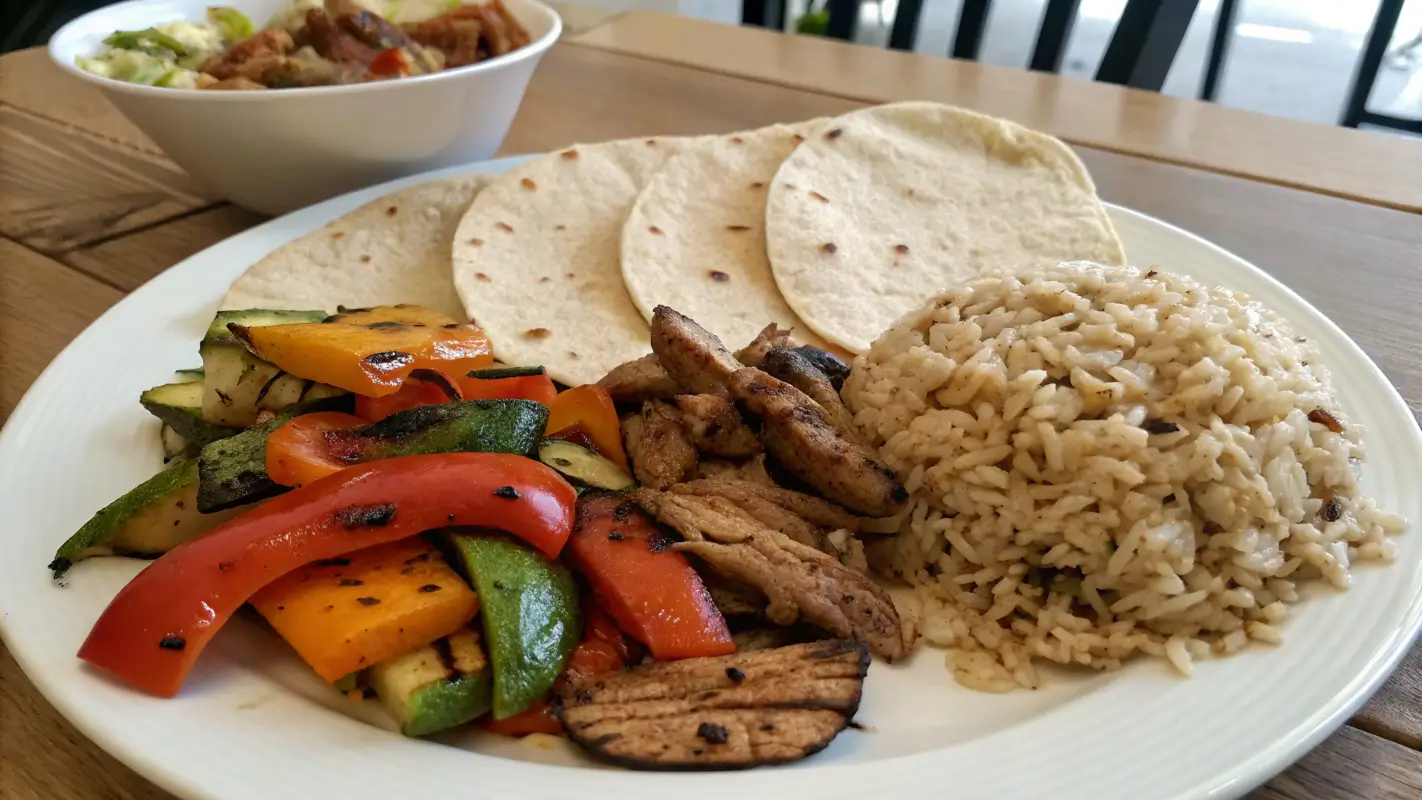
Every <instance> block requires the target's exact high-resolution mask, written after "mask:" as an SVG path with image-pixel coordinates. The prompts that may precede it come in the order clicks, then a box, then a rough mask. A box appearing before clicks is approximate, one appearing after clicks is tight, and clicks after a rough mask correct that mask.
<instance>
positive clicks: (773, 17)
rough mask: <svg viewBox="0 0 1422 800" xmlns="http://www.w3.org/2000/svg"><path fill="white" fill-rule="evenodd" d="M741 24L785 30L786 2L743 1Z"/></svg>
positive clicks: (782, 0) (768, 0) (773, 0)
mask: <svg viewBox="0 0 1422 800" xmlns="http://www.w3.org/2000/svg"><path fill="white" fill-rule="evenodd" d="M741 24H742V25H757V26H759V27H762V28H770V29H771V30H775V31H783V30H785V0H741Z"/></svg>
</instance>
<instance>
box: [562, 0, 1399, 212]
mask: <svg viewBox="0 0 1422 800" xmlns="http://www.w3.org/2000/svg"><path fill="white" fill-rule="evenodd" d="M572 41H575V42H577V43H579V44H584V45H589V46H594V47H601V48H606V49H608V50H612V51H615V52H619V53H626V54H630V55H637V56H640V57H644V58H651V59H658V60H663V61H670V62H674V63H678V64H683V65H687V66H691V67H695V68H698V69H703V70H709V71H712V72H717V73H722V74H726V75H734V76H738V77H746V78H753V79H756V80H762V81H768V82H773V83H779V84H783V85H786V86H793V87H795V88H800V89H809V90H812V91H816V92H823V93H826V94H832V95H836V96H840V97H848V98H853V99H856V100H861V101H866V102H873V103H881V102H888V101H896V100H937V101H941V102H945V103H954V104H957V105H962V106H966V107H968V108H971V109H974V110H977V111H982V112H985V113H988V114H995V115H997V116H1000V117H1006V118H1008V119H1011V120H1015V121H1017V122H1020V123H1022V124H1024V125H1027V126H1029V127H1033V128H1037V129H1038V130H1043V131H1046V132H1048V133H1051V134H1054V135H1056V136H1060V137H1061V138H1063V139H1066V140H1067V141H1070V142H1073V143H1076V144H1084V145H1089V146H1091V147H1097V148H1101V149H1103V150H1110V151H1113V152H1119V153H1127V154H1131V155H1139V156H1145V157H1147V158H1152V159H1155V160H1158V161H1165V162H1169V163H1176V164H1184V165H1187V166H1190V167H1194V168H1197V169H1204V170H1209V171H1211V172H1221V173H1225V174H1229V175H1241V176H1245V177H1249V178H1252V179H1255V180H1262V181H1268V182H1270V183H1278V184H1283V185H1285V186H1297V187H1302V188H1305V189H1310V190H1312V191H1318V192H1323V193H1327V194H1334V195H1338V196H1341V197H1349V198H1353V199H1357V200H1362V201H1364V202H1369V203H1375V204H1378V205H1385V206H1392V207H1396V208H1404V209H1410V210H1412V211H1422V141H1419V140H1416V139H1408V138H1404V137H1400V136H1392V135H1388V134H1383V133H1376V132H1369V131H1357V130H1351V129H1347V128H1339V127H1334V126H1329V125H1317V124H1312V123H1305V122H1298V121H1295V120H1288V119H1284V118H1282V117H1271V116H1267V115H1263V114H1255V113H1252V112H1249V111H1242V110H1239V109H1232V108H1226V107H1224V106H1220V105H1216V104H1213V103H1202V102H1198V101H1195V100H1189V99H1181V98H1175V97H1169V96H1166V95H1162V94H1157V93H1153V92H1145V91H1139V90H1134V89H1124V88H1121V87H1119V86H1115V85H1111V84H1104V83H1096V82H1094V81H1086V80H1080V79H1075V78H1061V77H1058V76H1056V75H1051V74H1046V73H1041V72H1028V71H1026V70H1022V69H1010V68H1006V67H997V66H992V65H989V64H979V63H975V62H969V61H956V60H950V59H946V58H939V57H937V56H930V55H918V54H914V53H904V52H899V51H891V50H883V49H879V48H873V47H864V46H860V45H852V44H846V43H843V42H837V41H833V40H829V39H823V38H819V37H813V36H787V35H784V34H780V33H776V32H773V31H767V30H763V29H754V28H744V27H733V26H729V25H718V24H715V23H711V22H704V21H701V20H694V19H687V18H684V17H674V16H668V15H664V14H657V13H654V12H650V11H633V12H629V13H628V14H625V15H623V16H622V17H620V18H618V19H617V20H615V21H613V22H611V23H608V24H606V25H602V26H600V27H598V28H596V29H594V30H592V31H590V32H588V33H586V34H583V35H582V36H578V37H575V38H574V39H573V40H572Z"/></svg>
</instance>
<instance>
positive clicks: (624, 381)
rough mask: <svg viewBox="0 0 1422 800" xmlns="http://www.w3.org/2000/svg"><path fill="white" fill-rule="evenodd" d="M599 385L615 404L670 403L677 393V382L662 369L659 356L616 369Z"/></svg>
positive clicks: (651, 355)
mask: <svg viewBox="0 0 1422 800" xmlns="http://www.w3.org/2000/svg"><path fill="white" fill-rule="evenodd" d="M597 385H598V386H601V387H602V388H604V389H606V390H607V393H608V395H610V396H611V397H612V400H613V402H615V403H634V404H636V405H641V404H643V403H645V402H647V401H648V400H670V399H672V398H673V397H675V396H676V394H677V387H676V381H674V380H672V379H671V376H670V375H668V374H667V371H666V370H665V369H663V368H662V362H661V361H660V360H659V359H658V358H657V354H656V353H649V354H648V355H645V356H643V357H641V358H639V359H637V360H636V361H628V362H627V363H626V364H619V365H618V366H616V367H613V368H612V371H611V372H609V373H607V375H606V376H604V377H603V379H602V380H600V381H598V382H597Z"/></svg>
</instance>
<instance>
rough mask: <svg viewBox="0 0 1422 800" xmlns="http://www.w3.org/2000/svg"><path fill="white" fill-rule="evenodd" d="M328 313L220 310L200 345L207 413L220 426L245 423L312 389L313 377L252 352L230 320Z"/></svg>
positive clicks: (273, 321)
mask: <svg viewBox="0 0 1422 800" xmlns="http://www.w3.org/2000/svg"><path fill="white" fill-rule="evenodd" d="M325 316H326V312H324V311H272V310H267V309H259V308H254V309H247V310H244V311H219V312H218V313H217V316H216V317H215V318H214V319H213V321H212V324H211V325H209V326H208V328H207V334H206V335H204V336H203V340H202V344H200V345H199V346H198V353H199V354H201V355H202V365H203V371H204V373H205V377H204V379H203V399H202V414H203V418H204V419H206V420H207V421H208V422H211V423H213V424H214V425H225V426H228V427H236V428H245V427H247V426H248V425H251V424H252V423H254V422H256V419H257V414H258V413H259V412H261V411H263V410H267V411H281V410H283V409H285V408H287V407H288V406H292V405H295V404H296V403H298V402H300V401H301V399H302V395H303V394H305V393H306V392H307V390H308V388H309V387H308V383H309V382H308V381H305V380H302V379H301V378H295V377H292V376H290V375H286V374H284V373H282V371H281V370H280V369H278V368H277V367H275V366H273V365H271V364H269V363H267V362H266V361H263V360H262V359H260V358H258V357H256V356H254V355H252V354H251V353H249V352H247V350H246V348H244V347H243V346H242V344H241V343H240V342H238V341H237V339H236V337H234V336H233V335H232V333H231V331H229V330H228V329H227V326H228V325H229V324H241V325H245V326H248V327H255V326H262V325H283V324H289V323H295V322H315V321H318V320H321V319H323V318H324V317H325Z"/></svg>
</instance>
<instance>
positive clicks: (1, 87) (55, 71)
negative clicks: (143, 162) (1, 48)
mask: <svg viewBox="0 0 1422 800" xmlns="http://www.w3.org/2000/svg"><path fill="white" fill-rule="evenodd" d="M0 104H5V105H9V106H13V107H15V108H19V109H23V110H25V111H29V112H30V113H32V114H39V115H42V116H44V117H47V118H49V119H51V120H54V121H57V122H60V123H61V124H63V125H66V126H72V127H75V128H78V129H81V130H83V131H85V132H86V133H88V134H90V135H92V136H97V137H99V138H101V139H107V140H109V141H112V142H116V143H122V144H124V145H127V146H129V147H133V148H136V149H139V150H144V151H147V152H149V153H154V154H156V153H158V152H160V151H159V149H158V145H156V144H154V143H153V140H152V139H149V138H148V137H147V136H146V135H144V133H143V132H142V131H140V130H139V129H138V126H137V125H134V124H133V123H132V122H129V121H128V118H127V117H125V116H124V115H122V114H120V113H119V112H118V109H116V108H114V107H113V104H111V103H110V102H109V101H108V100H105V99H104V95H103V94H102V93H101V92H100V91H99V90H98V89H96V88H94V87H93V86H90V85H89V84H87V83H85V82H84V81H82V80H80V79H78V78H75V77H73V76H72V75H69V74H67V73H65V72H64V71H63V70H61V69H60V68H59V67H57V66H55V65H54V62H52V61H50V59H49V53H48V52H46V51H45V49H44V48H42V47H32V48H30V49H28V50H21V51H19V52H17V53H8V54H6V55H5V57H4V58H0Z"/></svg>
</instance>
